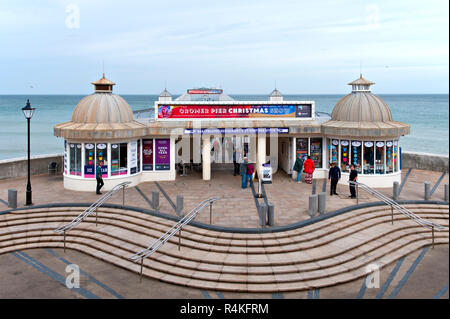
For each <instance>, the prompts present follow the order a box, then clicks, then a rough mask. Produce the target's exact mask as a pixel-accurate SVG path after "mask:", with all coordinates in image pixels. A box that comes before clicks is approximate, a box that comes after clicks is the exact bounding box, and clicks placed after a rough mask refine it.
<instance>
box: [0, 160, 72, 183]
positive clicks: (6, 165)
mask: <svg viewBox="0 0 450 319" xmlns="http://www.w3.org/2000/svg"><path fill="white" fill-rule="evenodd" d="M63 160H64V155H63V154H49V155H37V156H31V163H30V169H31V175H39V174H44V173H48V164H49V163H51V162H56V163H57V164H58V173H59V174H60V173H61V172H62V170H63ZM27 163H28V161H27V158H26V157H20V158H13V159H7V160H0V180H1V179H7V178H17V177H23V176H27V174H28V164H27Z"/></svg>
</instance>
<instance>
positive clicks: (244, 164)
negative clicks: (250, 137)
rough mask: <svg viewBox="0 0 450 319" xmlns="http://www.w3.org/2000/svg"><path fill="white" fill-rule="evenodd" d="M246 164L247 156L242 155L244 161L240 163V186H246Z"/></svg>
mask: <svg viewBox="0 0 450 319" xmlns="http://www.w3.org/2000/svg"><path fill="white" fill-rule="evenodd" d="M247 165H248V158H247V157H244V162H243V163H241V165H240V173H241V178H242V185H241V186H242V188H247V181H248V177H247Z"/></svg>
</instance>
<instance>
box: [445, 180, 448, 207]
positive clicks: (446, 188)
mask: <svg viewBox="0 0 450 319" xmlns="http://www.w3.org/2000/svg"><path fill="white" fill-rule="evenodd" d="M444 201H445V202H447V203H448V183H445V185H444Z"/></svg>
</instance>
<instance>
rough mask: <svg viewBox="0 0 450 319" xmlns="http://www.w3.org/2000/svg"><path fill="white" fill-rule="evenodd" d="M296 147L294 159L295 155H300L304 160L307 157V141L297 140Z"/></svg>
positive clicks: (304, 139) (303, 139) (305, 139)
mask: <svg viewBox="0 0 450 319" xmlns="http://www.w3.org/2000/svg"><path fill="white" fill-rule="evenodd" d="M296 143H297V147H296V158H297V156H298V155H297V154H300V158H306V156H307V155H308V139H307V138H297V141H296Z"/></svg>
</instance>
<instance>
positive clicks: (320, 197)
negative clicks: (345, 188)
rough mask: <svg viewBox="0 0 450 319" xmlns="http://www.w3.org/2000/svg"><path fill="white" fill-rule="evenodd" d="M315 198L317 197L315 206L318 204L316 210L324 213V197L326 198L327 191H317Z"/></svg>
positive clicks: (320, 213)
mask: <svg viewBox="0 0 450 319" xmlns="http://www.w3.org/2000/svg"><path fill="white" fill-rule="evenodd" d="M317 198H318V205H317V206H318V210H319V215H322V214H324V213H325V204H326V199H327V193H326V192H321V193H319V195H318V196H317Z"/></svg>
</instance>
